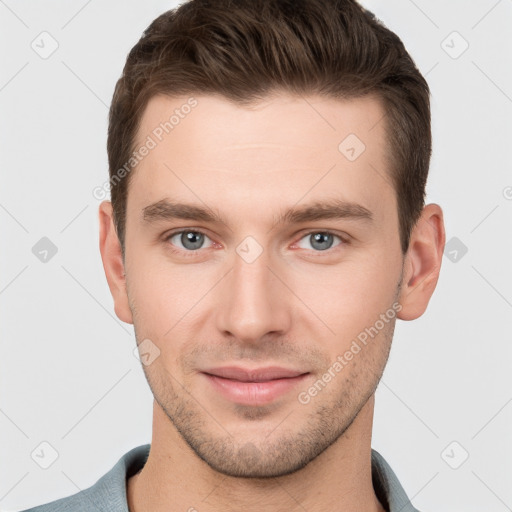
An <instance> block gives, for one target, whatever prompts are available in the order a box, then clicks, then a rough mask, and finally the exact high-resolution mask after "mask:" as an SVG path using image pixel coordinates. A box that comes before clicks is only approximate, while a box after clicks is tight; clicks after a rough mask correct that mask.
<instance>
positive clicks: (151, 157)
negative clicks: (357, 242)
mask: <svg viewBox="0 0 512 512" xmlns="http://www.w3.org/2000/svg"><path fill="white" fill-rule="evenodd" d="M384 117H385V112H384V109H383V106H382V103H381V101H380V100H379V99H378V98H375V97H365V98H357V99H352V100H339V99H329V98H325V97H319V96H305V97H298V96H292V95H287V94H275V95H273V96H271V97H270V96H269V97H268V98H266V99H265V100H263V101H260V102H259V103H256V104H254V105H252V106H250V107H241V106H238V105H235V104H234V103H232V102H230V101H228V100H227V99H225V98H223V97H220V96H215V95H196V96H193V97H191V96H180V97H167V96H162V95H159V96H155V97H153V98H152V99H151V100H150V101H149V102H148V105H147V107H146V109H145V111H144V114H143V116H142V119H141V123H140V125H139V131H138V133H137V143H136V145H135V148H136V150H137V148H140V147H142V146H144V145H146V146H148V147H150V146H151V149H150V150H148V151H145V153H146V155H145V156H144V157H143V158H142V159H141V160H140V161H139V163H138V164H137V166H136V167H135V170H134V171H132V172H133V176H132V178H131V183H130V187H129V188H130V191H129V194H128V199H129V202H130V198H132V200H131V202H132V205H133V204H136V206H137V207H140V208H143V207H144V206H146V204H148V203H149V202H155V201H158V200H160V199H163V198H165V197H166V195H172V196H173V197H176V196H179V197H180V198H181V199H183V200H191V199H195V202H197V199H198V196H199V195H200V196H201V197H200V198H199V199H201V200H202V201H206V202H213V203H214V204H215V206H218V205H219V198H228V197H229V199H230V200H232V201H233V200H234V198H233V194H236V197H237V198H238V201H239V202H240V205H242V204H243V203H244V202H245V204H246V203H247V201H254V199H255V198H256V197H259V198H262V200H263V201H266V204H276V202H277V203H283V202H284V203H291V204H293V203H296V202H297V201H299V200H300V199H301V198H302V197H305V196H306V195H308V198H309V199H311V200H315V199H319V198H322V197H325V195H326V194H331V197H332V195H333V193H336V194H338V195H341V196H342V197H343V196H346V199H348V200H351V201H353V200H355V201H359V202H360V203H361V204H363V205H365V206H368V207H369V209H371V210H375V209H379V208H389V207H390V206H391V207H394V206H395V202H394V192H393V190H392V188H391V186H390V179H389V177H388V164H387V159H386V151H387V143H386V138H385V124H384V122H382V120H383V118H384ZM139 152H140V151H139ZM194 195H195V196H196V197H194ZM144 203H145V204H144ZM388 203H390V204H388Z"/></svg>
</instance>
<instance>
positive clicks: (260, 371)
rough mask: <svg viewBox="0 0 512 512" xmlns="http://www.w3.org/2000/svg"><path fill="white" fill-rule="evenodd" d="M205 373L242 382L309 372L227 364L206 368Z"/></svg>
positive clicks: (264, 380) (280, 377)
mask: <svg viewBox="0 0 512 512" xmlns="http://www.w3.org/2000/svg"><path fill="white" fill-rule="evenodd" d="M203 373H207V374H209V375H214V376H216V377H222V378H224V379H231V380H238V381H240V382H266V381H269V380H276V379H290V378H293V377H298V376H299V375H303V374H304V373H307V372H301V371H296V370H289V369H286V368H280V367H277V366H271V367H267V368H257V369H254V370H246V369H244V368H239V367H236V366H226V367H223V368H212V369H210V370H205V371H204V372H203Z"/></svg>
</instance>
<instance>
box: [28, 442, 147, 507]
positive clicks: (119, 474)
mask: <svg viewBox="0 0 512 512" xmlns="http://www.w3.org/2000/svg"><path fill="white" fill-rule="evenodd" d="M149 448H150V445H149V444H146V445H141V446H138V447H136V448H133V449H132V450H130V451H129V452H127V453H126V454H124V455H123V456H122V457H121V458H120V459H119V461H118V462H117V463H116V464H115V466H114V467H113V468H112V469H111V470H110V471H109V472H108V473H106V474H105V475H103V476H102V477H101V478H100V479H99V480H98V481H97V482H96V483H95V484H94V485H92V486H91V487H89V488H87V489H84V490H82V491H79V492H77V493H76V494H73V495H71V496H67V497H65V498H60V499H58V500H55V501H52V502H50V503H46V504H44V505H39V506H37V507H33V508H30V509H26V510H23V511H21V512H79V511H83V510H94V511H95V512H107V511H108V512H128V506H127V502H126V480H127V478H129V477H130V476H131V475H133V474H135V473H137V472H138V471H139V470H140V469H142V467H143V466H144V464H145V463H146V460H147V458H148V455H149Z"/></svg>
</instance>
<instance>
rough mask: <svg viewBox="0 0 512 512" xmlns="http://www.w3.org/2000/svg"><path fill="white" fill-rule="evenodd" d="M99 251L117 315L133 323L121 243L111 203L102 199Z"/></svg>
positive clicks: (124, 320)
mask: <svg viewBox="0 0 512 512" xmlns="http://www.w3.org/2000/svg"><path fill="white" fill-rule="evenodd" d="M99 221H100V253H101V259H102V261H103V269H104V270H105V275H106V277H107V282H108V287H109V288H110V293H111V294H112V298H113V299H114V310H115V312H116V315H117V317H118V318H119V319H120V320H122V321H123V322H126V323H128V324H133V318H132V312H131V309H130V305H129V302H128V294H127V292H126V276H125V272H124V262H123V256H122V253H121V244H120V242H119V238H118V236H117V232H116V230H115V226H114V217H113V215H112V203H111V202H110V201H103V202H102V203H101V204H100V207H99Z"/></svg>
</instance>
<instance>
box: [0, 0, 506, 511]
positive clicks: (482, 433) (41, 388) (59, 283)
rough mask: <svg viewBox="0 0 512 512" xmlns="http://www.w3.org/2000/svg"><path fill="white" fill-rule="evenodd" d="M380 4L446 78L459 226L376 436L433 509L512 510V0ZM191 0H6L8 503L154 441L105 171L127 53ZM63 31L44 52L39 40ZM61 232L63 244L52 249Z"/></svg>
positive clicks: (0, 27)
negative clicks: (119, 275)
mask: <svg viewBox="0 0 512 512" xmlns="http://www.w3.org/2000/svg"><path fill="white" fill-rule="evenodd" d="M363 4H364V5H365V6H367V7H369V8H370V9H371V10H373V11H374V12H375V14H376V15H377V16H378V17H379V18H380V19H382V20H383V21H384V22H385V23H386V24H387V26H388V27H389V28H390V29H392V30H394V31H395V32H396V33H397V34H398V35H399V36H400V37H401V39H402V40H403V42H404V44H405V46H406V48H407V49H408V50H409V52H410V53H411V55H412V56H413V58H414V60H415V61H416V63H417V65H418V67H419V68H420V70H421V71H422V72H423V74H424V75H426V78H427V80H428V82H429V84H430V86H431V90H432V110H433V111H432V115H433V134H434V155H433V160H432V166H431V173H430V180H429V185H428V201H429V202H437V203H439V204H440V205H441V206H442V207H443V209H444V213H445V223H446V230H447V240H448V241H449V244H451V245H448V249H449V250H447V253H446V255H445V257H444V258H443V268H442V272H441V277H440V281H439V284H438V287H437V290H436V292H435V294H434V296H433V298H432V300H431V302H430V305H429V308H428V310H427V312H426V313H425V314H424V315H423V317H421V318H420V319H418V320H416V321H413V322H403V321H398V323H397V328H396V332H395V339H394V343H393V349H392V351H391V357H390V360H389V363H388V366H387V368H386V371H385V374H384V377H383V380H382V382H381V385H380V387H379V389H378V391H377V404H376V411H375V423H374V437H373V447H374V448H376V449H377V450H379V451H380V452H381V453H382V454H383V455H384V457H385V458H386V459H387V460H388V462H389V463H390V465H391V466H392V468H393V469H394V471H395V472H396V473H397V475H398V477H399V479H400V480H401V482H402V484H403V486H404V488H405V489H406V491H407V493H408V495H409V497H411V498H412V501H413V503H414V505H415V506H416V507H417V508H419V509H420V510H421V511H422V512H426V511H429V510H431V511H436V512H443V511H447V512H448V511H449V512H454V511H478V512H481V511H483V510H485V511H486V512H502V511H505V510H512V487H511V485H510V483H511V477H512V441H511V435H510V432H511V431H512V429H511V427H512V403H511V402H512V376H511V375H512V372H511V371H510V368H511V359H512V357H511V356H512V344H511V342H512V339H511V338H512V335H511V327H512V274H511V271H510V262H511V261H512V242H511V239H512V166H511V157H510V147H511V145H512V122H511V117H512V71H511V66H512V31H511V30H510V27H511V26H512V0H501V1H496V0H479V1H472V2H468V1H462V0H457V1H455V0H453V1H450V2H446V1H444V0H435V1H432V0H431V1H427V0H415V1H412V0H402V1H399V0H392V1H389V0H388V1H386V2H383V1H377V0H371V1H370V0H366V1H364V2H363ZM176 5H177V4H176V2H165V1H162V0H158V1H157V0H152V1H148V2H135V1H133V0H131V1H129V2H127V1H121V0H115V1H101V2H100V1H99V0H89V1H80V2H78V1H64V0H59V1H57V0H53V1H44V2H42V1H25V0H23V1H17V2H15V1H14V0H0V48H1V52H2V59H1V67H0V112H1V116H0V130H1V131H0V141H1V142H0V144H1V151H0V169H1V173H2V186H1V187H0V222H1V239H2V240H3V243H2V250H1V251H0V265H1V267H0V268H1V273H0V315H1V321H2V324H1V325H2V331H1V357H0V386H1V395H0V432H1V436H0V509H1V510H3V511H15V510H19V509H22V508H26V507H28V506H32V505H36V504H40V503H43V502H47V501H50V500H54V499H57V498H59V497H63V496H67V495H70V494H74V493H75V492H77V491H78V490H80V489H83V488H86V487H89V486H90V485H92V484H93V483H95V482H96V480H98V479H99V478H100V476H102V475H103V474H104V473H106V472H107V471H108V470H109V469H111V467H112V466H113V465H114V464H115V463H116V462H117V460H118V459H119V458H120V457H121V456H122V455H123V454H124V453H125V452H127V451H128V450H129V449H131V448H133V447H135V446H138V445H140V444H144V443H147V442H150V439H151V420H152V417H151V414H152V395H151V392H150V390H149V387H148V386H147V383H146V380H145V378H144V374H143V372H142V369H141V367H140V363H139V361H138V359H137V358H136V357H135V356H134V353H133V350H134V348H135V346H136V345H135V338H134V335H133V328H132V326H130V325H126V324H123V323H122V322H120V321H119V320H118V319H117V318H116V317H115V314H114V311H113V305H112V299H111V296H110V293H109V290H108V287H107V284H106V280H105V277H104V273H103V268H102V264H101V259H100V254H99V250H98V222H97V209H98V205H99V201H98V200H97V199H96V198H95V197H94V196H93V190H94V188H95V187H97V186H101V185H102V184H103V183H104V182H105V181H106V180H107V179H108V175H107V156H106V150H105V145H106V130H107V113H108V105H109V104H110V100H111V96H112V92H113V87H114V84H115V82H116V80H117V78H118V77H119V75H120V73H121V69H122V66H123V65H124V61H125V58H126V55H127V53H128V51H129V49H130V48H131V47H132V46H133V45H134V44H135V42H136V41H137V40H138V38H139V37H140V35H141V33H142V31H143V30H144V29H145V28H146V27H147V26H148V24H149V23H150V22H151V20H152V19H153V18H155V17H156V16H157V15H158V14H160V13H162V12H164V11H166V10H168V9H169V8H172V7H174V6H176ZM43 31H46V32H48V33H49V34H51V36H50V37H49V36H46V35H43V36H40V34H41V32H43ZM454 31H455V32H457V33H458V34H453V32H454ZM42 38H46V39H42ZM52 38H53V39H54V40H55V41H57V43H58V48H57V50H56V51H55V52H54V53H53V54H52V55H50V56H49V57H48V58H46V59H43V58H42V57H41V56H40V55H39V54H38V53H36V51H35V50H34V49H33V48H32V47H31V44H33V45H34V46H35V47H36V48H38V51H39V52H40V53H41V52H42V51H49V50H50V49H51V44H52ZM33 41H34V43H32V42H33ZM443 41H444V42H443ZM466 42H467V43H466ZM466 44H469V47H468V48H467V50H466V51H464V52H463V53H461V52H462V50H464V48H465V46H466ZM459 54H460V55H459ZM455 57H456V58H455ZM42 237H47V238H49V239H50V240H51V242H52V243H53V244H54V245H55V246H56V247H57V253H56V254H55V255H54V256H51V252H49V253H48V254H47V255H46V258H47V259H48V261H46V262H43V261H40V259H39V258H42V257H44V256H45V253H44V252H42V253H39V254H38V251H39V250H43V251H44V247H43V249H41V247H39V246H36V250H34V252H36V254H38V256H39V258H38V257H36V254H34V253H33V251H32V248H33V247H34V246H35V245H36V243H38V241H39V240H40V239H41V238H42ZM452 239H454V240H452ZM41 243H44V242H41ZM464 246H465V247H466V248H467V253H466V254H463V250H462V249H463V247H464ZM454 259H455V261H452V260H454ZM454 441H455V444H452V443H453V442H454ZM43 442H47V443H49V444H50V445H51V446H52V447H53V448H54V449H55V450H56V451H57V452H58V458H57V459H56V460H55V462H54V463H53V464H52V465H50V467H49V468H48V469H42V468H41V467H40V466H39V465H38V464H37V463H36V462H35V461H34V460H33V459H32V457H31V454H32V453H33V452H34V451H36V452H37V453H40V451H41V446H40V445H41V443H43ZM45 447H46V448H45ZM42 448H43V451H44V452H45V453H46V457H50V455H49V454H51V450H50V449H49V448H48V447H47V445H43V446H42ZM466 452H467V453H468V454H469V458H468V459H467V460H466V461H464V462H463V463H462V464H461V462H462V461H463V460H464V457H465V454H466ZM34 458H35V459H36V460H37V457H34ZM39 462H41V461H39ZM43 462H44V461H43ZM47 462H50V461H49V460H47ZM460 464H461V465H460ZM450 465H451V466H454V467H455V466H459V465H460V467H458V469H453V468H452V467H450Z"/></svg>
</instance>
